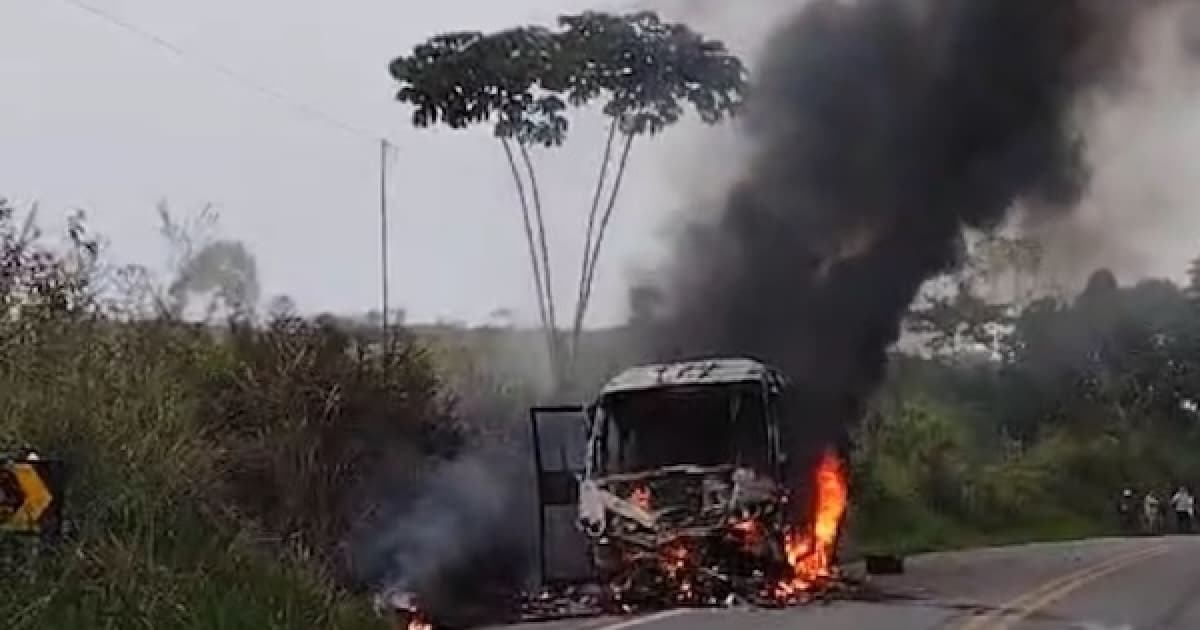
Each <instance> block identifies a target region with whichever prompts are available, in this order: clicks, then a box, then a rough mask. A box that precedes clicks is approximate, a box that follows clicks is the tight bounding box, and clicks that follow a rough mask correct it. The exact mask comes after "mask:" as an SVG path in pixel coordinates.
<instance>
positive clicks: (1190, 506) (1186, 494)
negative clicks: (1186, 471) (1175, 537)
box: [1171, 486, 1196, 534]
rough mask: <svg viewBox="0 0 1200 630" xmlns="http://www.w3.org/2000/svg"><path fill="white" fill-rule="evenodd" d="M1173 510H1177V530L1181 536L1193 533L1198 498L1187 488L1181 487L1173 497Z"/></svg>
mask: <svg viewBox="0 0 1200 630" xmlns="http://www.w3.org/2000/svg"><path fill="white" fill-rule="evenodd" d="M1171 508H1172V509H1174V510H1175V528H1176V530H1177V531H1178V532H1179V533H1180V534H1190V533H1192V521H1193V520H1194V519H1195V518H1196V497H1194V496H1192V493H1191V491H1189V490H1188V489H1187V486H1179V489H1178V490H1176V491H1175V494H1174V495H1172V496H1171Z"/></svg>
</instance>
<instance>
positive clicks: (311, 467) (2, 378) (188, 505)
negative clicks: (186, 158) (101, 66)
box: [0, 202, 462, 630]
mask: <svg viewBox="0 0 1200 630" xmlns="http://www.w3.org/2000/svg"><path fill="white" fill-rule="evenodd" d="M69 237H70V238H69V239H68V243H67V246H66V247H65V248H56V247H52V246H50V245H46V244H44V243H43V241H42V240H41V239H39V238H38V237H37V235H36V233H35V231H34V230H33V228H32V227H31V226H29V225H21V224H19V223H18V222H17V221H16V219H15V217H14V215H13V212H12V209H11V207H9V206H8V205H7V204H4V203H3V202H0V451H5V450H11V449H16V448H18V447H21V446H24V445H32V446H35V447H36V448H37V449H38V450H39V451H41V452H43V453H45V454H50V455H53V456H55V457H59V458H61V459H63V460H64V461H65V462H66V463H67V465H68V469H69V480H70V481H69V489H68V496H67V518H68V520H69V521H70V524H71V525H72V528H71V530H70V534H69V536H68V537H67V539H65V540H64V541H62V542H61V543H60V544H58V545H56V546H54V547H52V548H43V547H42V546H40V545H38V544H35V543H33V542H31V541H23V540H16V539H11V538H0V568H2V569H3V574H2V576H0V581H2V585H0V586H2V587H0V619H4V620H5V624H6V625H5V627H6V628H13V629H14V630H16V629H25V628H29V629H32V628H39V629H41V628H63V629H64V630H65V629H68V628H69V629H74V628H139V627H141V628H155V629H156V630H158V629H174V628H179V629H189V630H193V629H194V630H200V629H204V630H211V629H213V628H237V629H241V628H245V629H247V630H250V629H254V630H262V629H269V628H278V629H281V630H282V629H284V628H287V629H293V628H308V627H311V628H333V629H346V630H349V629H352V628H353V629H358V628H368V627H373V626H372V625H371V624H372V623H373V622H372V621H371V619H370V615H369V614H367V613H365V612H364V610H363V607H362V605H361V602H358V603H355V602H354V601H353V600H351V599H349V598H348V596H347V595H346V594H345V593H344V591H343V590H342V589H341V588H340V586H339V585H338V584H337V583H335V582H334V580H333V577H331V576H334V575H336V573H335V572H334V571H332V569H335V568H336V565H337V558H338V548H337V543H338V542H339V540H340V538H341V537H342V536H343V535H344V533H345V532H346V531H347V530H348V529H349V528H350V527H352V525H353V523H352V520H353V515H355V514H358V513H360V512H361V511H362V510H364V509H365V507H366V506H368V505H369V503H370V501H371V499H372V495H371V487H370V485H369V483H368V480H370V479H372V478H374V477H378V476H394V475H407V476H410V477H416V476H418V475H420V474H421V472H422V471H423V468H424V467H425V466H426V462H427V460H428V458H430V457H432V456H435V455H440V454H446V453H450V452H453V451H454V449H456V448H458V445H459V444H460V442H461V439H462V437H461V436H462V431H461V427H460V426H458V425H457V424H455V423H454V421H453V418H452V415H451V413H450V409H449V406H448V405H446V404H445V401H446V397H445V396H444V395H443V394H442V392H441V391H440V390H441V385H440V382H439V380H438V379H437V377H436V375H435V372H434V370H433V366H432V364H431V362H430V361H429V359H428V358H427V357H426V356H425V354H424V352H423V351H422V350H421V349H420V348H419V347H418V345H417V344H415V343H413V342H412V341H411V340H409V339H408V338H407V337H405V336H404V335H403V334H400V335H398V337H397V339H396V340H395V341H394V342H393V343H392V344H391V345H389V347H387V348H381V347H379V346H378V345H377V344H376V345H374V346H371V345H369V344H367V343H363V342H362V341H361V340H359V339H357V338H355V337H354V336H353V335H347V334H345V333H343V332H341V331H340V330H339V329H338V328H337V327H335V326H331V325H328V323H322V322H310V321H304V320H301V319H298V318H293V317H288V316H283V317H281V318H279V319H277V320H276V321H273V322H271V323H270V324H268V325H266V326H262V327H256V326H252V325H250V324H249V323H247V322H245V321H242V322H240V323H237V324H234V325H231V326H229V327H211V326H202V325H197V324H189V323H185V322H181V321H178V320H174V319H172V318H170V317H165V316H164V317H158V318H152V319H146V318H142V317H137V316H136V314H135V313H130V312H127V311H123V310H121V308H120V307H119V306H114V305H113V303H112V302H111V300H108V299H104V300H102V299H101V296H100V295H99V294H100V290H99V289H98V288H97V286H96V282H95V280H96V279H97V278H100V277H102V275H103V274H104V273H105V270H104V269H103V268H102V266H101V264H100V262H99V261H98V253H97V248H96V247H95V245H94V244H93V243H92V242H90V241H88V240H87V238H86V232H84V231H83V229H82V225H81V224H79V223H78V222H73V223H72V224H71V232H70V234H69ZM105 297H106V298H107V297H111V296H105Z"/></svg>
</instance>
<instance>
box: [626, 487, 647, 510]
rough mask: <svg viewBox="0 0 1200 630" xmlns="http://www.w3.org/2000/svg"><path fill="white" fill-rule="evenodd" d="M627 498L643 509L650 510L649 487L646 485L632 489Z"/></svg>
mask: <svg viewBox="0 0 1200 630" xmlns="http://www.w3.org/2000/svg"><path fill="white" fill-rule="evenodd" d="M629 500H630V501H631V502H632V503H633V504H634V505H636V506H638V507H640V508H642V509H643V510H646V511H649V510H650V489H649V488H647V487H646V486H638V487H636V488H634V489H633V492H632V493H631V494H630V495H629Z"/></svg>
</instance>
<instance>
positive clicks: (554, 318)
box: [518, 142, 563, 384]
mask: <svg viewBox="0 0 1200 630" xmlns="http://www.w3.org/2000/svg"><path fill="white" fill-rule="evenodd" d="M518 147H519V148H520V149H521V159H522V161H524V162H525V170H526V172H527V173H529V185H530V188H531V189H532V191H533V212H534V217H535V218H536V220H537V237H538V247H539V249H540V251H541V259H542V283H543V290H544V292H545V296H546V334H547V336H548V338H549V340H550V364H551V368H552V372H553V374H554V379H555V382H556V384H557V382H558V381H559V380H561V373H562V368H563V363H562V353H561V352H559V339H558V314H557V312H556V309H555V307H554V283H553V278H552V276H551V274H550V247H549V245H547V243H546V218H545V215H544V214H543V213H542V193H541V189H540V188H539V187H538V183H537V175H536V174H535V172H534V168H533V160H532V159H530V157H529V149H528V148H527V147H526V146H525V144H524V143H520V142H518Z"/></svg>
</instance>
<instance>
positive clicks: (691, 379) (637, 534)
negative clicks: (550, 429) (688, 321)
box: [579, 359, 789, 601]
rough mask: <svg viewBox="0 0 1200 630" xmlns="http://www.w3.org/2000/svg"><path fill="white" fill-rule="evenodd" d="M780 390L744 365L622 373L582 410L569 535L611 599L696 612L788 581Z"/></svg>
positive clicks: (758, 368)
mask: <svg viewBox="0 0 1200 630" xmlns="http://www.w3.org/2000/svg"><path fill="white" fill-rule="evenodd" d="M785 388H786V382H785V380H784V378H783V377H782V375H781V374H780V373H779V372H778V371H777V370H775V369H773V368H771V367H769V366H767V365H764V364H762V363H760V362H758V361H754V360H750V359H710V360H701V361H689V362H683V363H671V364H661V365H648V366H640V367H635V368H631V369H628V370H626V371H624V372H622V373H621V374H619V375H618V376H617V377H615V378H614V379H612V380H611V381H610V382H609V383H608V384H607V385H606V386H605V388H604V389H603V391H602V392H601V394H600V396H599V398H598V399H597V400H596V402H595V403H594V404H593V405H592V406H590V407H589V409H588V422H587V428H588V430H587V454H586V467H585V470H584V474H583V479H582V481H581V483H580V487H579V525H580V528H581V529H582V530H583V532H584V535H585V537H586V539H587V543H588V547H589V553H590V557H591V562H592V565H593V569H594V571H595V573H596V575H597V576H598V577H599V578H600V579H601V580H602V581H604V582H605V583H607V584H609V585H610V586H611V587H612V591H613V592H614V593H616V594H617V596H618V597H622V598H625V599H628V600H635V599H638V598H641V597H650V596H653V597H661V596H662V593H671V594H673V596H674V597H677V598H678V599H680V600H683V601H687V600H690V599H696V600H703V599H713V598H719V597H722V596H723V595H724V594H727V593H732V592H739V593H744V592H747V591H751V592H752V591H753V590H754V588H755V584H761V585H763V586H764V587H765V586H766V585H769V584H773V583H775V582H776V581H777V580H778V579H780V577H781V576H782V575H784V574H785V573H786V571H787V570H788V565H787V557H786V553H785V550H784V535H785V528H786V524H787V522H788V519H789V511H788V509H787V507H788V505H787V504H788V501H789V493H788V489H787V487H786V484H784V483H783V474H784V470H785V468H786V463H787V462H786V461H785V457H784V455H783V449H782V446H781V445H782V443H783V438H782V437H781V435H780V430H779V429H780V419H779V413H780V402H781V400H782V396H783V394H784V390H785Z"/></svg>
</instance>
